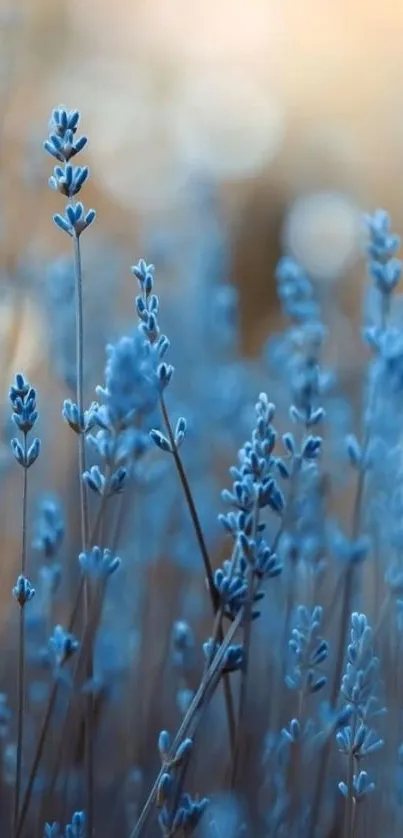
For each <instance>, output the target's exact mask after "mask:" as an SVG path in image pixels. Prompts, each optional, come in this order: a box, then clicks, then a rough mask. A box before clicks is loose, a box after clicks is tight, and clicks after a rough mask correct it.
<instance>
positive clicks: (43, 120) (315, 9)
mask: <svg viewBox="0 0 403 838" xmlns="http://www.w3.org/2000/svg"><path fill="white" fill-rule="evenodd" d="M402 36H403V4H402V3H401V2H399V0H389V2H387V3H384V4H379V2H375V0H338V2H337V3H335V2H334V0H218V2H217V0H114V2H113V3H107V2H102V0H101V2H100V0H85V3H82V2H79V0H69V2H66V0H58V2H51V0H0V243H1V245H0V358H1V364H0V399H1V401H0V406H1V410H2V414H1V416H2V422H3V430H4V433H3V435H2V436H1V438H0V469H2V468H3V469H4V473H5V475H6V478H7V479H6V480H5V481H4V482H2V494H1V503H0V531H1V533H2V551H3V556H2V559H1V570H0V579H1V594H0V611H1V613H2V614H7V615H8V613H9V610H10V609H12V613H13V615H14V619H15V618H16V612H15V609H14V608H12V605H13V603H12V601H11V596H10V590H11V587H12V585H13V584H14V581H15V568H16V563H17V557H18V555H19V552H20V534H19V530H18V521H19V519H20V510H21V507H20V504H19V502H18V498H19V497H20V492H21V475H20V474H19V473H18V470H17V469H16V468H15V463H12V467H10V468H9V465H10V462H9V456H8V452H9V439H10V436H11V433H12V431H11V428H10V424H9V415H10V408H9V405H8V403H7V391H8V387H9V386H10V384H11V382H12V380H13V378H14V374H15V372H16V371H18V370H21V371H23V372H24V373H25V375H26V376H28V378H29V379H30V381H31V383H32V384H33V385H35V386H36V387H37V388H38V390H39V410H40V414H41V421H42V422H43V425H42V426H41V430H40V433H41V436H42V442H43V449H42V450H43V452H44V456H43V457H41V458H40V461H39V462H38V465H37V466H35V473H33V474H32V488H31V485H30V503H29V510H30V511H29V515H30V526H32V527H33V529H32V530H30V534H31V532H33V531H34V524H35V516H36V515H37V506H38V504H37V497H39V495H38V491H40V492H43V491H44V490H46V491H47V490H49V491H51V492H52V493H56V495H58V496H59V497H62V498H63V499H64V501H65V517H66V519H67V520H68V522H69V527H68V529H69V551H68V557H69V558H70V556H71V555H73V556H74V557H75V556H76V555H77V538H75V536H76V533H75V531H74V527H75V526H76V527H77V514H76V512H77V510H76V503H75V501H76V494H75V492H76V481H77V474H76V457H75V446H76V440H75V438H74V435H73V434H71V432H70V430H69V428H68V427H67V426H65V425H64V424H63V422H62V421H61V418H60V409H61V404H62V401H63V399H64V398H66V397H68V396H72V395H73V390H72V383H73V379H74V375H73V370H74V283H73V277H72V272H71V262H70V260H71V247H70V245H71V242H70V240H69V239H68V237H67V236H65V235H63V234H62V233H61V232H60V230H58V229H57V228H56V227H55V226H54V225H53V223H52V214H53V213H54V212H60V211H61V210H62V208H63V201H62V199H61V196H60V195H58V194H56V193H53V192H51V191H50V190H49V188H48V178H49V175H50V174H51V172H52V166H53V162H52V160H51V158H50V157H48V156H47V155H46V154H45V153H44V151H43V145H42V144H43V140H44V139H45V138H46V137H47V134H48V121H49V117H50V114H51V111H52V108H53V107H55V106H57V105H65V106H66V107H67V108H69V109H70V108H77V109H79V110H80V112H81V117H82V118H81V124H80V128H81V131H82V132H84V133H85V134H86V135H87V136H88V137H89V143H88V146H87V147H86V149H85V151H84V152H83V155H82V160H81V161H80V162H81V163H82V164H87V163H88V165H89V166H90V169H91V178H90V181H89V182H88V184H86V186H85V190H84V191H83V200H84V202H85V205H86V207H94V208H95V209H96V211H97V220H96V223H95V224H94V225H93V226H92V227H91V230H89V231H88V233H86V234H85V236H83V239H82V249H83V262H84V293H85V313H86V317H85V334H86V382H85V387H86V399H87V401H88V403H89V402H90V401H91V400H92V398H94V395H95V385H96V384H97V383H99V382H100V381H102V374H103V367H104V363H105V351H104V348H105V343H106V342H107V341H108V340H111V339H114V338H116V336H118V335H120V334H121V333H122V332H124V331H125V330H132V329H133V328H134V325H135V310H134V295H135V293H136V289H135V287H134V284H133V281H132V279H131V276H130V271H129V267H130V265H132V264H134V263H135V262H136V261H137V260H138V259H139V257H140V256H144V258H145V259H146V260H147V261H149V262H153V263H155V265H156V267H157V270H156V277H157V281H158V288H157V290H158V292H159V293H161V296H162V298H163V302H164V305H165V303H167V304H168V303H169V305H170V309H169V311H168V307H167V308H166V309H164V311H166V312H167V315H166V316H167V322H168V325H167V326H165V325H164V329H165V328H166V330H167V332H168V334H169V335H170V337H172V340H173V343H174V344H176V347H177V348H176V353H177V354H180V356H181V364H180V367H181V369H180V371H179V372H180V376H181V377H180V382H181V384H180V383H179V388H178V390H176V391H175V393H176V395H175V397H176V398H177V400H178V405H177V407H178V410H177V411H176V412H177V413H178V412H179V408H181V409H183V408H182V405H183V404H184V405H185V409H184V412H185V413H186V416H187V417H189V414H190V419H191V420H192V416H191V410H190V408H189V402H190V401H191V398H192V395H193V391H191V397H190V398H189V391H188V388H187V384H188V380H189V379H190V376H191V373H192V370H193V367H191V363H193V364H197V365H198V366H197V370H202V372H203V369H204V368H203V367H202V362H203V354H204V345H203V340H204V341H206V338H207V340H208V339H209V328H210V327H211V323H210V324H209V323H207V327H206V328H204V327H203V328H204V332H203V328H202V327H200V328H199V327H198V331H197V329H196V325H197V324H198V323H199V321H200V319H201V318H200V312H201V307H200V306H201V302H203V300H204V299H205V297H206V295H207V296H208V293H209V289H210V287H211V288H213V287H215V286H216V285H217V284H220V283H225V284H226V283H228V282H229V283H230V284H231V285H233V286H235V287H236V289H237V291H238V292H239V317H240V333H241V345H240V350H241V354H242V355H243V356H244V358H247V359H248V360H253V358H255V357H257V356H258V355H261V353H262V348H263V346H264V343H265V341H266V339H267V337H268V335H269V334H271V333H273V332H274V331H277V330H279V329H280V328H281V315H280V312H279V308H278V303H277V300H276V285H275V279H274V271H275V266H276V263H277V261H278V259H279V257H280V255H281V254H282V253H283V252H288V253H290V254H291V255H292V256H294V257H295V258H296V259H297V260H298V261H299V262H300V263H301V264H302V266H303V267H304V268H305V269H306V270H307V271H308V272H309V274H310V275H311V277H312V279H313V281H314V283H315V285H316V287H317V290H318V292H319V296H321V297H323V300H324V301H325V305H327V309H326V310H325V315H326V319H327V320H330V321H331V320H332V317H333V315H334V310H335V309H336V308H337V320H335V319H334V320H333V327H334V326H335V324H336V327H335V328H333V329H332V338H331V341H330V345H329V350H328V352H329V356H330V361H331V363H332V365H336V366H337V367H338V369H339V371H341V373H342V376H343V375H344V380H345V382H347V383H348V384H350V391H351V383H352V382H354V380H355V376H356V373H357V369H358V368H359V366H360V362H361V360H362V359H363V358H364V357H365V353H364V351H363V350H362V348H361V343H360V334H359V330H357V329H355V328H354V327H355V326H356V325H357V322H358V320H359V319H360V318H361V315H362V308H363V306H362V297H363V286H364V281H365V263H364V261H363V260H362V258H361V251H362V221H361V219H362V213H363V212H372V211H373V210H374V209H375V208H376V207H378V206H384V207H385V208H387V209H388V210H389V211H390V213H391V214H392V217H393V229H395V230H397V231H398V232H403V191H402V188H401V179H402V174H403V107H402V105H403V101H402V100H403V86H402V77H403V51H402ZM322 289H323V294H322V293H321V292H322ZM180 306H182V308H180ZM175 307H176V308H175ZM178 312H179V315H180V316H179V317H178V316H177V315H178ZM185 315H186V317H185ZM169 318H171V319H169ZM186 318H187V320H186ZM185 320H186V323H185ZM173 323H174V324H175V326H176V327H177V328H178V331H180V329H182V331H183V334H182V333H181V334H180V335H179V336H178V337H177V335H176V333H175V335H173V334H172V335H171V332H170V330H169V324H173ZM185 326H186V328H187V332H186V328H185ZM211 328H212V327H211ZM197 341H199V345H197V346H196V344H197ZM192 342H193V343H192ZM209 359H210V360H209ZM209 359H206V370H207V373H206V376H205V380H204V384H205V385H206V391H205V392H204V395H203V394H202V396H200V393H199V392H197V394H196V395H197V399H199V401H197V399H196V397H195V402H194V403H195V405H197V409H198V412H199V415H200V417H201V419H203V417H204V415H206V416H208V415H209V414H208V410H209V409H210V407H209V405H210V402H209V398H210V392H209V390H208V387H209V386H210V379H209V377H208V373H209V368H208V362H210V361H211V358H210V356H209ZM186 360H188V362H189V363H188V365H187V363H186ZM178 367H179V365H178ZM226 372H227V371H226ZM231 375H232V378H231V379H230V380H229V379H228V378H227V379H226V385H225V386H226V387H228V404H229V403H231V405H233V407H231V409H233V414H234V415H236V416H237V417H238V413H239V411H238V407H237V403H236V399H237V398H238V395H237V394H238V390H239V391H241V390H242V400H243V402H244V401H245V400H246V401H248V403H249V404H253V400H254V399H255V397H256V394H257V393H258V392H259V389H260V388H261V383H259V385H257V384H256V386H255V381H254V379H253V377H252V376H251V375H249V372H248V369H246V372H245V370H244V371H243V373H242V376H243V377H241V375H240V370H238V368H236V367H234V370H233V371H231ZM199 379H200V380H201V379H202V374H201V373H200V376H199ZM175 381H176V379H175ZM248 383H249V389H248V388H247V385H248ZM263 386H264V387H265V386H266V383H265V382H264V383H263ZM175 387H176V384H175ZM195 387H196V385H195ZM267 387H268V393H269V396H270V397H271V392H270V389H269V385H267ZM237 388H238V389H237ZM242 388H243V389H242ZM223 392H224V391H223ZM204 397H205V400H204V402H203V398H204ZM225 398H226V392H224V396H223V400H225ZM240 398H241V397H240V396H239V399H240ZM231 399H232V401H231ZM243 402H242V403H243ZM240 403H241V402H240ZM192 406H193V405H192ZM203 411H205V414H204V412H203ZM180 412H182V411H180ZM195 412H196V411H195ZM249 420H250V413H248V422H249V424H248V423H246V424H247V426H248V428H249V429H250V427H251V424H250V421H249ZM220 422H221V423H222V426H223V427H224V432H223V435H222V437H220V436H219V433H218V431H217V439H218V443H219V444H218V445H217V448H218V450H219V453H220V454H222V440H223V439H224V437H225V433H227V425H229V424H230V423H229V421H228V422H227V416H226V415H225V414H223V415H222V416H221V415H220ZM226 423H227V425H226ZM217 424H218V421H217ZM45 428H46V434H45ZM208 430H210V428H208ZM221 431H222V427H221ZM213 433H215V430H214V431H213ZM248 433H249V431H248ZM243 434H244V431H243V426H242V427H241V425H240V424H237V425H236V426H235V427H234V439H233V440H231V444H232V443H234V444H233V445H232V448H231V453H229V452H228V451H226V452H224V455H223V457H222V459H223V467H224V466H225V467H226V465H227V460H228V461H229V462H232V452H233V450H234V448H235V442H236V446H238V445H239V444H240V443H241V442H242V441H243V439H244V436H243ZM210 442H211V439H210V440H207V444H206V448H208V446H209V445H210ZM220 446H221V447H220ZM204 453H205V452H204ZM204 453H203V455H204ZM49 464H51V469H50V468H49ZM220 466H221V461H220ZM200 471H201V472H203V475H204V473H205V471H206V470H205V468H204V460H203V461H201V465H200ZM220 476H221V475H220ZM174 479H176V478H175V475H174ZM30 480H31V477H30ZM175 485H176V484H175ZM220 485H221V486H222V485H223V484H222V481H221V484H220ZM207 495H208V493H207V492H206V491H205V485H204V483H203V485H201V490H200V496H201V498H202V500H203V499H205V498H206V497H207ZM172 497H173V498H174V502H175V497H174V496H172ZM66 498H67V501H66ZM16 499H17V500H16ZM163 503H164V500H163V501H162V502H161V508H162V505H163ZM208 503H210V508H208V509H203V510H202V517H203V520H204V519H206V520H207V519H208V520H211V519H213V520H214V521H215V517H216V514H217V507H218V504H219V490H218V489H217V488H216V487H215V486H214V488H213V490H212V491H211V493H210V495H208ZM347 503H348V499H347ZM176 511H177V510H176V509H175V512H176ZM168 512H169V510H168ZM144 514H145V513H144ZM142 515H143V509H142V508H141V510H140V512H139V513H138V518H136V520H135V521H134V522H133V525H138V521H140V522H141V525H142V526H143V525H144V520H145V518H142V517H141V516H142ZM186 521H187V518H186ZM152 525H153V522H152ZM152 525H151V527H150V529H152ZM144 526H146V525H144ZM181 526H182V521H181V520H180V526H179V527H178V529H179V539H178V541H179V542H180V544H179V543H178V545H175V547H172V552H173V553H174V552H175V551H176V550H178V551H179V550H180V549H181V550H182V552H184V548H183V543H182V542H183V527H182V529H181ZM137 530H138V532H140V540H141V537H142V530H141V527H140V529H139V527H138V526H137ZM144 541H146V537H145V536H144ZM143 547H144V544H143V545H140V547H137V548H136V549H137V552H138V553H140V554H141V550H142V548H143ZM147 549H148V545H147ZM153 549H154V548H153ZM159 549H160V545H158V546H157V547H155V550H154V552H155V556H156V557H157V558H156V563H155V564H154V565H152V564H150V567H149V568H148V571H147V572H148V576H147V578H146V580H145V583H144V587H147V583H148V582H149V583H150V585H149V587H150V589H152V590H153V591H154V590H155V589H156V588H158V584H159V585H161V582H162V586H164V585H165V582H166V580H165V579H164V577H163V576H162V577H161V573H162V572H165V573H166V572H167V571H166V570H165V571H161V566H162V565H163V563H162V562H160V564H159V565H158V566H157V563H158V561H159V560H160V559H161V555H160V554H158V550H159ZM186 551H188V542H187V541H186V542H185V552H186ZM188 552H189V551H188ZM162 558H164V556H162ZM176 559H177V556H176V554H175V560H176ZM187 560H188V557H186V556H185V559H184V558H183V556H180V558H179V559H178V565H179V570H178V569H177V567H176V568H175V570H174V571H173V572H172V573H171V571H169V572H170V573H171V577H172V578H171V577H170V578H171V581H170V584H171V586H172V591H175V592H176V589H177V586H178V584H179V583H178V579H179V578H180V579H181V580H182V581H181V584H182V586H183V590H184V595H183V599H184V602H187V606H186V607H187V608H188V610H189V612H190V613H191V616H192V618H193V616H194V613H195V606H194V602H193V601H191V602H190V599H189V596H188V594H189V590H190V588H189V584H190V583H189V582H188V580H187V577H186V575H184V572H183V566H184V563H185V561H187ZM181 562H183V563H182V564H181ZM195 563H196V561H195ZM198 567H199V566H198ZM158 574H159V575H158ZM73 576H74V573H73ZM183 580H184V581H183ZM73 581H76V580H75V579H73ZM186 586H187V587H186ZM196 587H197V591H198V590H199V587H200V573H199V572H198V582H197V586H196ZM185 594H186V596H185ZM175 595H176V593H175ZM186 597H187V599H186ZM167 599H169V598H168V597H167ZM172 601H173V600H172ZM189 603H190V604H189ZM146 606H147V608H148V607H149V600H148V599H147V598H146ZM176 607H177V606H176V600H175V606H172V614H174V615H175V616H177V612H176V610H175V608H176ZM155 612H156V613H154V611H152V610H151V611H150V612H149V613H150V614H151V616H149V618H148V619H149V623H150V626H151V627H154V634H155V636H157V634H158V626H159V623H158V620H157V617H158V619H159V620H160V621H161V624H162V623H163V622H164V621H165V623H166V625H167V626H171V623H172V614H171V612H169V613H167V614H165V612H163V613H162V612H161V609H160V605H159V601H157V603H156V605H155ZM145 613H147V612H146V608H145ZM161 613H162V616H161ZM184 616H185V617H186V616H187V614H186V613H185V614H184ZM147 625H148V623H147ZM161 633H163V632H162V631H161ZM121 635H123V630H122V632H121ZM13 636H14V640H15V633H14V635H13V633H10V637H11V638H12V637H13ZM164 636H167V637H168V636H169V631H167V632H166V633H165V635H164ZM13 642H14V641H13V640H12V639H11V640H10V644H11V645H12V643H13ZM10 649H11V646H10ZM153 649H154V653H155V660H153V659H152V660H151V663H150V664H149V665H150V667H151V670H152V676H153V680H151V681H150V679H148V681H147V679H146V678H145V677H144V678H143V680H144V682H146V681H147V683H151V685H152V688H154V685H155V677H156V676H155V677H154V674H155V673H154V669H155V672H157V673H158V672H160V670H161V660H162V659H163V653H161V650H160V649H157V648H156V647H155V648H154V647H153ZM146 651H147V655H148V649H146ZM164 651H165V650H163V652H164ZM140 652H141V649H140ZM128 654H129V653H128ZM131 654H132V649H130V655H131ZM139 654H140V653H139ZM110 657H111V658H112V657H113V654H111V656H110ZM160 658H161V659H160ZM13 666H14V661H13V659H12V658H11V662H10V667H13ZM156 694H157V691H156ZM146 699H147V693H145V698H143V699H142V700H143V701H144V706H145V707H146V706H147V700H146ZM150 712H151V711H150ZM159 724H160V720H159V719H157V721H156V722H155V729H156V730H158V729H159V728H158V725H159ZM124 736H126V730H125V731H124ZM153 741H154V740H153ZM146 744H147V743H143V742H142V741H140V745H138V744H136V747H137V748H138V750H139V751H140V752H141V748H142V747H144V748H145V747H146ZM132 756H133V755H132V754H130V759H132ZM137 756H138V755H137ZM140 756H141V754H140ZM138 761H139V763H141V759H140V758H139V759H138Z"/></svg>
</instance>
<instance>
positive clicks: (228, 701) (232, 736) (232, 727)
mask: <svg viewBox="0 0 403 838" xmlns="http://www.w3.org/2000/svg"><path fill="white" fill-rule="evenodd" d="M160 405H161V411H162V416H163V419H164V422H165V426H166V429H167V433H168V438H169V441H170V444H171V448H172V454H173V458H174V461H175V465H176V469H177V472H178V475H179V479H180V482H181V484H182V488H183V491H184V494H185V498H186V502H187V505H188V508H189V512H190V516H191V519H192V523H193V527H194V531H195V533H196V538H197V542H198V545H199V548H200V552H201V555H202V559H203V564H204V570H205V573H206V578H207V584H208V588H209V592H210V598H211V603H212V606H213V612H214V615H216V614H217V613H218V611H219V607H220V603H219V597H218V594H217V591H216V588H215V585H214V575H213V568H212V565H211V561H210V556H209V553H208V550H207V546H206V542H205V539H204V535H203V530H202V527H201V524H200V520H199V516H198V514H197V510H196V506H195V502H194V499H193V495H192V491H191V488H190V486H189V481H188V479H187V476H186V472H185V469H184V467H183V463H182V459H181V456H180V454H179V450H178V446H177V444H176V441H175V435H174V433H173V430H172V425H171V422H170V419H169V415H168V411H167V407H166V404H165V400H164V397H163V396H161V398H160ZM223 639H224V635H223V630H222V626H221V622H220V625H219V629H218V642H219V643H222V641H223ZM223 686H224V698H225V706H226V712H227V720H228V732H229V740H230V748H231V753H232V754H233V753H234V748H235V741H236V719H235V710H234V702H233V697H232V692H231V684H230V680H229V675H228V673H225V674H224V676H223Z"/></svg>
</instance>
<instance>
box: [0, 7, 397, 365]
mask: <svg viewBox="0 0 403 838" xmlns="http://www.w3.org/2000/svg"><path fill="white" fill-rule="evenodd" d="M0 24H1V39H2V44H1V63H2V66H1V96H2V101H1V161H2V165H1V188H2V202H1V242H2V246H1V263H2V268H3V270H4V271H5V272H7V273H9V274H10V273H13V272H15V271H16V268H17V265H19V264H20V262H21V259H22V258H23V257H24V255H25V257H26V255H27V252H28V251H29V253H30V259H34V258H35V263H36V264H38V265H39V266H41V267H40V269H43V265H44V259H45V258H46V257H48V256H50V255H51V254H52V253H54V252H56V251H57V252H58V253H60V250H61V248H62V247H63V246H64V245H66V243H65V242H63V241H62V240H61V237H60V234H59V233H58V232H57V231H56V230H54V229H53V228H52V225H51V224H50V214H51V212H52V211H53V210H55V209H56V204H57V198H56V196H55V195H52V194H48V189H47V178H48V175H49V172H50V165H49V164H50V163H51V161H50V160H49V159H46V158H45V156H44V154H43V152H42V146H41V143H42V139H43V138H44V136H45V135H46V129H47V123H48V118H49V115H50V112H51V108H52V107H53V106H55V105H57V104H60V103H62V104H65V105H66V106H68V107H77V108H79V109H80V111H81V113H82V129H83V130H84V131H85V133H87V135H88V136H89V138H90V143H89V146H88V150H87V151H86V160H88V163H89V164H90V166H91V171H92V182H91V184H92V185H91V186H90V187H88V188H87V191H86V200H87V202H88V203H89V204H91V205H94V206H96V209H97V211H98V222H97V234H98V236H99V237H100V239H101V240H103V241H105V235H107V236H108V238H109V240H110V244H111V246H112V245H114V246H115V247H116V249H118V250H119V253H120V254H122V255H124V256H126V253H127V259H128V261H129V262H130V263H131V262H132V261H133V259H134V257H136V256H137V255H138V251H139V247H140V245H141V246H143V242H144V241H145V237H147V236H149V235H150V234H151V233H152V234H153V235H154V234H155V233H158V234H159V233H162V234H166V233H167V232H168V233H170V234H172V232H174V231H175V229H176V230H179V231H181V230H183V229H184V219H185V218H186V217H187V213H188V202H189V190H190V185H191V184H193V183H194V182H195V180H196V181H203V182H208V184H209V186H210V187H211V186H212V187H213V188H214V190H215V191H216V194H217V196H218V200H219V203H220V212H221V213H222V223H223V224H224V225H225V226H226V227H227V228H228V231H229V236H230V245H231V247H230V253H231V258H230V265H229V269H230V272H231V279H232V280H233V281H234V282H235V283H236V284H237V285H239V286H240V288H241V294H242V316H243V321H244V322H243V326H244V339H245V347H246V348H247V349H248V351H249V350H253V349H256V347H257V346H258V345H259V343H260V342H261V340H262V337H264V335H265V334H266V333H267V327H268V323H269V322H270V317H271V307H272V306H273V305H274V302H273V288H274V283H273V278H272V277H273V267H274V264H275V262H276V259H277V258H278V254H279V251H280V249H281V248H282V246H286V247H288V248H289V249H291V250H292V251H293V252H294V254H295V255H296V256H297V257H298V259H300V260H301V261H302V262H303V263H304V264H305V265H306V267H307V268H308V269H309V270H310V272H311V273H312V274H313V275H314V276H315V277H317V278H318V279H320V280H321V281H323V282H325V281H327V282H330V281H334V282H336V281H337V282H338V283H340V284H342V292H343V294H344V295H345V296H346V297H347V299H348V305H350V304H351V305H352V306H353V307H354V306H355V305H356V304H357V299H358V297H359V288H357V281H358V285H359V277H358V278H357V275H356V274H355V273H354V262H355V258H356V255H357V241H358V233H359V217H358V213H359V212H361V211H362V210H364V209H365V210H367V211H372V210H373V209H374V208H375V207H376V206H378V205H383V206H387V207H388V209H389V210H390V212H391V213H392V214H393V216H394V219H395V227H396V228H397V229H399V228H400V229H401V228H402V227H403V217H402V215H403V198H402V194H401V189H400V179H401V172H402V167H403V142H402V138H403V117H402V113H403V109H402V106H401V102H402V98H403V92H402V85H401V78H402V66H403V57H402V51H401V36H402V28H403V8H402V5H401V4H400V3H399V2H397V1H396V0H395V1H393V0H392V2H389V3H387V4H383V5H382V6H380V5H379V3H377V2H375V0H341V2H338V3H337V4H336V3H334V2H331V0H251V2H246V0H220V2H219V3H217V2H213V0H203V2H199V0H190V2H189V0H170V2H169V3H167V2H165V0H116V2H115V3H99V2H98V0H86V3H85V4H83V3H80V2H78V0H70V2H68V3H67V2H59V3H56V4H55V3H51V2H49V0H29V2H27V0H19V2H17V0H13V2H8V0H1V17H0ZM57 208H59V207H57ZM67 245H68V243H67ZM169 261H170V260H168V262H169ZM171 262H172V260H171ZM170 281H174V280H173V279H172V276H171V278H170ZM13 284H14V283H13ZM346 305H347V304H346ZM39 314H40V312H39ZM42 349H43V347H42ZM36 351H39V348H38V349H37V350H34V349H33V347H32V346H30V347H29V356H30V358H32V359H33V357H34V355H35V352H36Z"/></svg>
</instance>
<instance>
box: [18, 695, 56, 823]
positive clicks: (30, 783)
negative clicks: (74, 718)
mask: <svg viewBox="0 0 403 838" xmlns="http://www.w3.org/2000/svg"><path fill="white" fill-rule="evenodd" d="M58 686H59V684H58V681H55V682H54V684H53V687H52V691H51V694H50V698H49V701H48V706H47V708H46V713H45V716H44V719H43V722H42V727H41V732H40V734H39V739H38V744H37V747H36V753H35V757H34V761H33V763H32V767H31V771H30V775H29V779H28V785H27V788H26V791H25V795H24V800H23V803H22V807H21V813H20V817H19V820H18V826H17V829H16V833H15V838H20V836H21V833H22V830H23V827H24V824H25V819H26V816H27V813H28V807H29V803H30V800H31V795H32V790H33V787H34V782H35V777H36V772H37V770H38V767H39V763H40V761H41V758H42V753H43V749H44V746H45V740H46V734H47V730H48V727H49V723H50V719H51V717H52V714H53V708H54V706H55V703H56V696H57V690H58Z"/></svg>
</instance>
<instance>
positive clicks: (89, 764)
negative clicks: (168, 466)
mask: <svg viewBox="0 0 403 838" xmlns="http://www.w3.org/2000/svg"><path fill="white" fill-rule="evenodd" d="M74 267H75V279H76V379H77V380H76V386H77V407H78V413H79V417H80V425H81V427H80V433H79V436H78V475H79V484H80V514H81V546H82V550H83V551H85V550H87V549H88V547H89V543H88V537H89V508H88V493H87V486H86V485H85V483H84V481H83V479H82V476H83V474H84V472H85V470H86V452H85V432H84V427H83V425H84V316H83V281H82V266H81V249H80V237H79V235H77V234H76V235H74ZM89 607H90V590H89V586H88V583H87V580H86V581H85V582H84V624H86V623H87V619H88V613H89ZM92 675H93V661H92V656H90V657H89V658H88V662H87V672H86V676H87V679H88V680H89V681H90V680H91V678H92ZM86 702H87V712H86V725H85V754H86V815H87V824H88V827H87V829H88V836H89V838H92V835H93V831H94V753H93V748H94V737H93V733H94V731H93V726H94V725H93V721H94V719H93V715H94V714H93V699H92V694H91V691H89V693H88V696H87V699H86Z"/></svg>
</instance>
